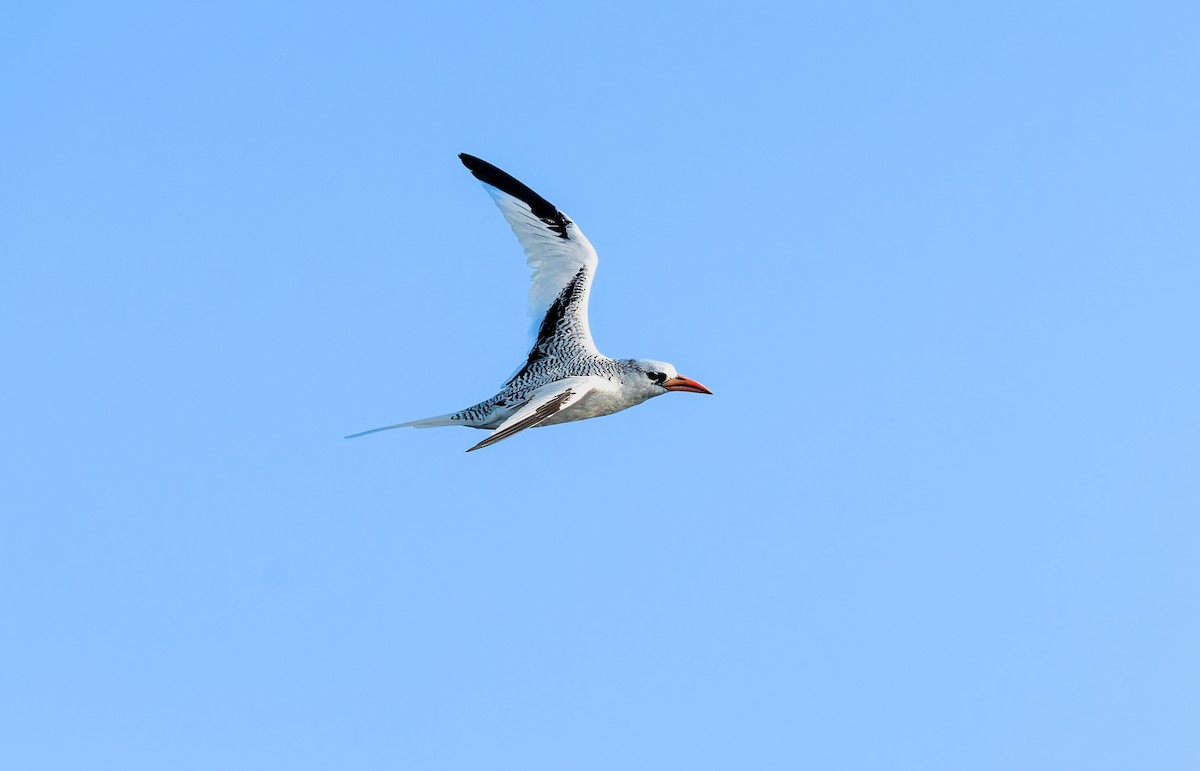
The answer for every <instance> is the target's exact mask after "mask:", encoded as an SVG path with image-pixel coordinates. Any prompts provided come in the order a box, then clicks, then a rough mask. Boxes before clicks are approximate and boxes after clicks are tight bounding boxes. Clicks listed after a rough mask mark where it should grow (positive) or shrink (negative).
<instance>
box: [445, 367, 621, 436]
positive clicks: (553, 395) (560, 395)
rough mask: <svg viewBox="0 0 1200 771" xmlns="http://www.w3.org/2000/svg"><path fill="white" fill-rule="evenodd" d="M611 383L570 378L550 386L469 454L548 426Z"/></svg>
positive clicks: (591, 378)
mask: <svg viewBox="0 0 1200 771" xmlns="http://www.w3.org/2000/svg"><path fill="white" fill-rule="evenodd" d="M607 382H608V381H606V380H604V378H599V377H568V378H563V379H562V380H555V381H554V382H553V383H547V384H546V385H544V386H542V387H541V388H538V389H536V390H535V391H534V392H533V395H532V396H530V397H529V400H528V401H526V402H525V403H524V404H522V405H521V408H520V409H518V410H517V411H516V412H514V413H513V414H512V415H510V416H509V418H508V420H506V421H504V422H503V423H501V424H500V425H499V426H497V427H496V430H495V431H492V433H490V434H488V437H487V439H484V440H483V441H482V442H480V443H479V444H477V445H475V446H474V447H472V448H471V449H470V450H467V452H471V451H472V450H479V449H482V448H484V447H487V446H489V445H493V444H495V443H496V442H499V441H501V440H503V439H507V438H509V437H510V436H512V435H513V434H515V433H517V432H518V431H524V430H525V429H527V428H533V427H534V426H536V425H539V424H541V423H544V422H546V421H547V420H549V419H550V418H551V417H553V416H554V415H557V414H558V413H560V412H562V411H563V410H565V409H566V408H568V407H570V406H571V405H572V404H574V403H575V402H577V401H579V400H580V399H582V398H583V397H584V396H586V395H587V394H588V393H590V392H591V391H593V390H595V389H596V388H597V387H598V386H601V385H603V384H605V383H607Z"/></svg>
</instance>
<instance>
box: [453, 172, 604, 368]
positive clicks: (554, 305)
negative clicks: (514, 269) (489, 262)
mask: <svg viewBox="0 0 1200 771" xmlns="http://www.w3.org/2000/svg"><path fill="white" fill-rule="evenodd" d="M459 158H460V159H461V160H462V162H463V165H464V166H466V167H467V168H468V169H469V170H470V171H471V174H473V175H474V176H475V178H476V179H478V180H479V181H480V182H482V183H483V185H484V188H485V189H486V190H487V191H488V193H490V194H491V196H492V198H493V199H494V200H495V201H496V205H497V206H498V207H500V211H501V213H502V214H504V218H505V219H506V220H508V224H509V225H511V226H512V229H513V232H514V233H516V235H517V239H518V240H520V242H521V246H522V247H524V249H525V257H526V261H527V262H528V263H529V267H531V268H532V269H533V283H532V284H531V285H530V287H529V314H530V316H532V317H533V320H534V325H535V326H534V331H535V334H534V342H533V347H532V348H531V350H530V351H529V358H528V360H527V361H526V363H525V365H524V366H523V367H522V368H521V370H520V371H518V373H517V375H514V377H519V376H520V374H521V372H524V371H525V370H526V369H528V368H529V367H530V366H531V365H532V364H534V363H535V362H536V361H538V360H540V359H543V358H549V357H558V358H564V359H569V358H573V357H575V356H577V355H580V354H592V355H599V352H598V351H597V350H596V346H595V343H593V342H592V332H591V329H590V328H589V326H588V298H589V296H590V295H591V290H592V277H593V276H594V275H595V273H596V262H597V260H596V250H595V249H593V248H592V245H591V244H590V243H589V242H588V240H587V238H586V237H585V236H584V235H583V232H582V231H580V230H579V227H578V226H577V225H576V224H575V223H574V222H572V221H571V220H570V219H569V218H568V217H567V216H566V215H565V214H563V213H562V212H561V211H559V210H558V208H557V207H556V206H554V204H552V203H550V202H549V201H547V200H546V199H545V198H542V197H541V196H540V195H538V194H537V193H535V192H534V191H533V190H531V189H530V188H529V187H528V186H527V185H525V184H524V183H522V182H520V181H519V180H517V179H516V178H515V177H513V176H512V175H510V174H508V173H506V172H504V171H501V170H500V169H498V168H496V167H495V166H493V165H492V164H490V163H488V162H487V161H483V160H480V159H479V158H476V157H475V156H473V155H467V154H466V153H462V154H460V155H459Z"/></svg>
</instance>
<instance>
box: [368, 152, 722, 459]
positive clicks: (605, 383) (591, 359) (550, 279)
mask: <svg viewBox="0 0 1200 771" xmlns="http://www.w3.org/2000/svg"><path fill="white" fill-rule="evenodd" d="M458 157H459V158H460V159H462V162H463V165H465V166H466V167H467V168H468V169H469V170H470V171H471V173H472V174H474V175H475V178H476V179H478V180H479V181H480V182H482V183H483V186H484V188H485V189H486V190H487V191H488V193H490V194H491V196H492V198H494V199H495V201H496V205H497V206H499V207H500V211H501V212H502V213H503V214H504V218H505V219H506V220H508V224H509V225H511V226H512V229H513V232H514V233H516V234H517V238H518V239H519V240H520V242H521V246H523V247H524V248H525V256H526V258H527V260H528V262H529V267H531V268H533V285H532V286H531V287H530V288H529V306H530V315H531V316H533V318H534V320H535V321H537V320H539V319H540V321H539V322H538V325H537V335H536V337H535V339H534V343H533V348H531V349H530V351H529V356H528V357H527V358H526V359H525V363H524V364H522V365H521V368H520V369H519V370H517V373H516V374H515V375H513V376H512V377H511V378H509V380H508V382H507V383H505V384H504V389H503V390H501V391H500V393H498V394H496V395H495V396H493V397H492V398H490V399H488V400H486V401H482V402H480V403H479V404H476V405H475V406H474V407H468V408H466V409H465V410H460V411H458V412H452V413H450V414H448V415H439V416H437V417H434V418H425V419H424V420H412V421H409V422H407V423H397V424H396V425H393V426H383V427H381V428H373V429H371V430H370V431H363V432H362V433H360V434H353V435H351V436H348V437H346V438H347V439H353V438H354V437H357V436H364V435H366V434H373V433H375V432H376V431H387V430H388V429H392V428H404V427H406V426H412V427H414V428H432V427H434V426H470V427H471V428H490V429H494V430H493V431H492V433H491V434H489V435H488V437H487V438H486V439H484V440H483V441H482V442H480V443H479V444H477V445H475V446H474V447H472V448H471V449H470V450H467V452H471V450H478V449H480V448H481V447H487V446H488V445H490V444H495V443H496V442H499V441H500V440H501V439H507V438H508V437H510V436H512V435H513V434H515V433H517V432H518V431H524V430H525V429H527V428H533V427H534V426H549V425H553V424H555V423H566V422H568V421H572V420H583V419H585V418H596V417H600V416H601V415H611V414H612V413H614V412H620V411H621V410H623V409H626V408H628V407H632V406H634V405H635V404H641V403H642V402H644V401H646V400H647V399H649V398H650V397H652V396H659V395H660V394H665V393H666V392H668V391H689V392H691V393H698V394H711V393H712V391H709V390H708V389H707V388H705V387H704V386H702V385H700V384H699V383H697V382H696V381H695V380H689V379H688V378H686V377H683V376H682V375H680V374H679V373H678V372H676V371H675V367H673V366H671V365H670V364H667V363H666V362H663V361H654V360H652V359H610V358H608V357H607V356H605V355H603V354H602V353H600V352H599V351H597V350H596V346H595V344H594V343H593V342H592V333H591V331H590V330H589V329H588V315H587V311H588V295H589V294H590V293H591V290H592V276H593V275H594V274H595V272H596V250H595V249H593V248H592V245H591V244H590V243H588V240H587V238H585V237H584V235H583V233H582V232H581V231H580V230H579V227H578V226H577V225H576V224H575V223H574V222H572V221H571V220H570V219H569V218H568V217H567V216H566V215H565V214H563V213H562V212H560V211H559V210H558V209H557V208H556V207H555V206H554V205H553V204H551V203H550V202H549V201H547V200H546V199H545V198H542V197H541V196H540V195H538V194H537V193H535V192H533V191H532V190H530V189H529V188H528V187H527V186H525V185H524V184H522V183H521V182H519V181H517V180H516V179H514V178H513V177H512V176H510V175H509V174H506V173H505V172H503V171H501V170H500V169H498V168H496V167H495V166H493V165H492V164H490V163H488V162H487V161H482V160H480V159H479V158H476V157H474V156H471V155H467V154H466V153H462V154H461V155H459V156H458Z"/></svg>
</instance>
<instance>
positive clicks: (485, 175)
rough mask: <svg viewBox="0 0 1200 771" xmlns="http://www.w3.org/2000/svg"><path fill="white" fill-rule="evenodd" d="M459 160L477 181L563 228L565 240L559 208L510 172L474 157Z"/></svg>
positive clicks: (563, 234)
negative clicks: (523, 204)
mask: <svg viewBox="0 0 1200 771" xmlns="http://www.w3.org/2000/svg"><path fill="white" fill-rule="evenodd" d="M458 159H459V160H460V161H462V163H463V166H466V167H467V169H468V170H469V171H470V172H471V174H472V175H474V177H475V179H477V180H479V181H480V182H482V183H484V184H485V185H491V186H492V187H494V188H496V189H497V190H499V191H501V192H504V193H508V194H509V195H511V196H512V197H513V198H518V199H520V200H522V201H524V202H525V204H526V205H527V206H529V208H530V210H532V211H533V214H534V216H536V217H538V218H539V219H542V220H544V221H546V222H549V223H553V224H554V225H556V226H557V227H556V229H558V228H559V227H561V228H563V231H562V233H560V235H562V236H563V237H564V238H565V237H566V229H565V225H564V224H563V223H564V221H565V220H566V218H565V217H563V215H562V213H561V212H559V210H558V207H556V206H555V205H554V204H552V203H550V202H549V201H547V200H546V199H545V198H542V197H541V196H540V195H538V194H537V193H535V192H534V191H533V190H532V189H531V188H530V187H529V186H528V185H526V184H525V183H524V182H522V181H520V180H519V179H517V178H516V177H514V176H513V175H511V174H509V173H508V172H506V171H503V170H502V169H498V168H496V167H495V166H493V165H492V164H490V163H488V162H487V161H485V160H483V159H482V158H476V157H475V156H474V155H470V154H468V153H459V154H458Z"/></svg>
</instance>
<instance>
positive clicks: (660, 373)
mask: <svg viewBox="0 0 1200 771" xmlns="http://www.w3.org/2000/svg"><path fill="white" fill-rule="evenodd" d="M629 363H630V365H631V366H630V368H629V371H628V372H626V374H625V378H624V380H625V386H626V388H629V389H631V390H633V391H635V392H637V393H638V394H639V395H640V396H642V398H643V399H649V398H650V397H652V396H661V395H662V394H665V393H666V392H667V391H688V392H689V393H694V394H711V393H712V391H710V390H708V389H707V388H705V387H704V386H702V385H700V384H699V383H697V382H696V381H695V380H691V379H689V378H686V377H684V376H683V375H680V374H679V373H678V372H677V371H676V370H675V367H674V365H672V364H668V363H667V362H665V361H655V360H654V359H632V360H630V362H629Z"/></svg>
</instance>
